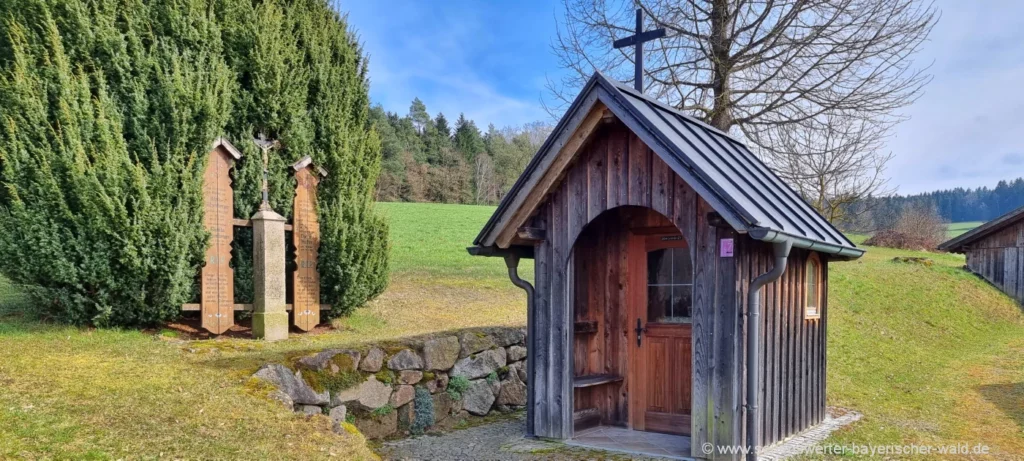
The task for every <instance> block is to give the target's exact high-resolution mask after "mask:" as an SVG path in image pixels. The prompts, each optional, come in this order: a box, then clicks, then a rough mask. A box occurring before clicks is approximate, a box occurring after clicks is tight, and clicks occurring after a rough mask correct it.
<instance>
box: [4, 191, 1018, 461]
mask: <svg viewBox="0 0 1024 461" xmlns="http://www.w3.org/2000/svg"><path fill="white" fill-rule="evenodd" d="M379 208H380V210H381V211H382V212H383V213H385V214H386V215H387V216H388V217H389V219H390V221H391V230H392V234H391V238H392V248H391V250H392V253H391V266H392V276H391V285H390V287H389V288H388V290H387V292H386V293H385V294H384V295H382V296H381V297H380V298H378V299H377V300H374V301H373V302H371V303H370V304H369V305H367V306H366V307H364V308H362V309H360V310H358V311H357V312H356V313H355V314H354V315H353V316H351V317H349V318H345V319H341V320H338V321H336V322H335V324H334V325H335V326H336V327H337V329H336V330H334V331H330V332H327V333H324V334H318V335H293V337H292V338H291V339H289V340H287V341H283V342H279V343H273V344H266V343H261V342H256V341H251V340H243V339H216V340H206V341H181V340H178V339H176V338H174V337H173V336H174V335H172V334H167V333H163V334H161V333H160V332H138V331H120V330H92V329H78V328H70V327H65V326H59V325H47V324H42V323H38V322H34V321H31V320H29V319H27V318H26V317H24V316H22V315H20V314H18V312H20V311H23V310H25V309H31V308H32V305H31V302H30V301H29V300H28V299H27V298H26V297H24V295H23V294H22V293H21V290H19V289H18V288H17V287H12V286H10V285H9V284H7V283H5V282H2V281H0V459H4V458H29V459H33V458H38V459H44V458H58V459H119V458H125V459H134V458H161V457H163V458H171V459H174V458H189V459H213V458H220V459H223V458H244V459H252V458H275V459H288V458H293V459H317V458H329V457H334V458H337V459H367V458H372V457H373V456H374V455H373V453H372V452H371V451H370V450H369V449H368V448H366V445H365V443H364V442H363V440H362V439H361V438H359V437H357V436H349V435H344V436H340V435H335V434H333V433H331V432H330V430H329V428H328V427H327V424H326V423H325V421H324V420H323V419H321V418H313V419H306V418H303V417H298V416H295V415H293V414H292V413H291V412H288V411H286V410H284V409H281V408H279V407H277V406H275V405H274V404H273V403H271V402H269V401H267V400H266V399H265V398H264V397H263V396H262V393H261V391H260V390H259V389H256V388H254V387H252V386H251V384H250V383H249V381H248V379H247V378H248V376H249V374H251V373H252V372H253V371H254V370H255V369H256V367H258V366H259V365H260V364H261V363H265V362H267V361H274V360H283V359H286V358H288V357H292V356H295V355H299V354H305V353H308V352H310V351H314V350H319V349H322V348H325V347H333V346H343V345H356V344H359V343H363V342H370V341H376V340H381V339H388V338H395V337H400V336H407V335H414V334H420V333H427V332H431V331H438V330H445V329H452V328H461V327H471V326H482V325H515V324H523V323H525V308H524V306H525V297H524V296H523V294H522V292H521V291H520V290H519V289H517V288H515V287H513V286H512V285H511V283H509V282H508V278H507V274H506V271H505V266H504V263H503V262H502V261H501V260H500V259H496V258H476V257H470V256H469V255H468V254H467V253H466V251H465V247H466V246H469V245H470V244H471V242H472V240H473V237H475V236H476V233H477V232H478V231H479V229H480V228H481V226H482V225H483V224H484V222H485V221H486V219H487V218H488V217H489V216H490V214H491V212H492V211H493V208H492V207H477V206H461V205H437V204H399V203H395V204H392V203H382V204H379ZM857 241H859V240H857ZM904 255H911V256H925V257H929V258H931V259H933V260H934V261H935V264H934V265H932V266H927V267H926V266H923V265H918V264H905V263H896V262H892V258H893V257H895V256H904ZM962 265H963V258H962V257H960V256H958V255H939V254H931V253H918V252H904V251H895V250H887V249H879V248H868V254H867V256H865V257H864V258H863V259H861V260H859V261H854V262H846V263H835V264H833V265H831V266H830V283H831V285H830V293H829V301H830V311H829V332H828V334H829V353H828V402H829V404H830V405H835V406H842V407H847V408H853V409H856V410H858V411H860V412H862V413H864V415H865V417H864V418H863V419H862V420H861V421H860V422H858V423H856V424H855V425H854V426H852V427H850V428H847V429H844V430H842V431H841V432H839V433H837V434H835V435H833V437H832V438H831V440H830V441H832V442H836V443H856V444H874V445H886V444H910V443H918V444H928V445H934V444H944V443H954V442H961V443H972V444H975V443H984V444H987V445H988V446H989V447H990V449H991V451H992V452H994V453H996V455H995V457H994V458H991V459H1015V458H1017V457H1018V456H1019V455H1021V454H1024V431H1022V427H1024V318H1022V315H1021V310H1020V308H1019V307H1018V306H1017V305H1016V304H1015V303H1014V302H1013V301H1012V300H1010V299H1009V298H1007V297H1006V296H1003V295H1002V294H1000V293H999V292H998V291H996V290H995V289H993V288H992V287H990V286H989V285H988V284H986V283H985V282H983V281H981V280H979V279H978V278H976V277H974V276H973V275H970V274H968V273H966V272H964V271H962V270H961V269H960V268H959V267H960V266H962ZM523 266H524V267H523V268H522V269H523V270H522V272H523V273H524V275H525V276H528V277H531V276H532V271H531V270H530V268H529V266H530V264H529V261H525V263H524V265H523ZM531 278H532V277H531Z"/></svg>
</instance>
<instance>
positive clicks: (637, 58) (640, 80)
mask: <svg viewBox="0 0 1024 461" xmlns="http://www.w3.org/2000/svg"><path fill="white" fill-rule="evenodd" d="M643 30H644V11H643V10H641V9H637V10H636V34H634V35H630V36H629V37H626V38H620V39H618V40H616V41H615V42H614V43H612V46H614V47H615V48H622V47H626V46H635V47H636V51H634V53H633V56H634V58H633V65H634V66H636V71H635V73H634V74H633V88H636V90H637V91H639V92H641V93H643V92H644V42H649V41H651V40H654V39H656V38H661V37H664V36H665V29H654V30H649V31H647V32H644V31H643Z"/></svg>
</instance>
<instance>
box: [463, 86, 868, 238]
mask: <svg viewBox="0 0 1024 461" xmlns="http://www.w3.org/2000/svg"><path fill="white" fill-rule="evenodd" d="M597 101H600V102H601V103H603V104H604V105H605V106H606V107H607V108H608V109H609V110H610V111H611V112H612V113H613V114H614V115H615V116H616V117H617V118H618V119H619V120H621V121H622V122H623V123H624V124H625V125H626V126H627V127H629V129H630V130H632V131H633V132H634V133H635V134H636V135H637V136H638V137H640V138H641V139H642V140H643V141H644V143H645V144H647V145H648V147H650V148H651V149H652V150H653V151H654V152H655V153H656V154H658V155H659V156H660V157H661V158H662V159H663V160H664V161H665V163H666V164H668V165H669V166H670V167H671V168H672V170H673V171H675V173H676V174H678V175H679V176H680V177H682V178H683V179H684V180H685V181H686V182H687V183H689V184H690V186H691V187H693V188H694V190H696V191H697V193H699V194H700V195H701V196H702V197H703V198H704V199H705V200H706V201H707V202H708V203H709V204H710V205H711V206H712V207H713V208H714V209H715V211H717V212H718V213H719V214H721V215H722V217H723V218H724V219H725V221H726V222H728V223H729V225H730V226H731V227H732V228H733V229H735V230H736V231H737V232H741V233H749V234H750V235H751V236H752V237H754V238H756V239H759V240H766V241H774V240H776V239H779V238H783V237H789V238H792V239H793V240H794V246H796V247H798V248H807V249H812V250H815V251H821V252H824V253H830V254H834V255H837V256H838V257H840V258H857V257H860V256H861V255H862V254H863V253H864V251H863V250H861V249H858V248H857V247H856V246H855V245H854V244H853V243H852V242H850V240H849V239H847V238H846V236H844V235H843V234H842V233H841V232H839V231H838V230H836V228H835V227H833V226H832V225H831V224H830V223H829V222H828V221H827V220H825V219H824V218H823V217H822V216H821V215H820V214H818V213H817V212H816V211H815V210H814V209H813V208H811V206H810V205H808V204H807V202H805V201H804V200H803V199H802V198H801V197H800V196H799V195H798V194H797V193H796V192H794V191H793V190H792V189H791V188H790V187H789V186H787V185H786V184H785V183H783V182H782V181H781V180H780V179H779V178H778V176H776V175H775V174H774V173H772V172H771V170H769V169H768V168H767V167H766V166H765V165H764V164H763V163H762V162H761V161H760V160H759V159H758V158H757V157H755V156H754V154H753V153H752V152H750V150H749V149H748V148H747V147H746V146H745V145H744V144H743V143H742V142H740V141H739V140H737V139H735V138H733V137H732V136H730V135H728V134H727V133H724V132H722V131H720V130H718V129H716V128H714V127H711V126H710V125H707V124H705V123H703V122H701V121H699V120H697V119H695V118H693V117H690V116H688V115H686V114H683V113H681V112H679V111H677V110H676V109H674V108H672V107H670V106H668V105H665V104H663V103H661V102H659V101H657V100H656V99H653V98H650V97H648V96H647V95H644V94H642V93H640V92H637V91H636V90H634V89H632V88H629V87H627V86H625V85H623V84H621V83H619V82H616V81H614V80H612V79H609V78H607V77H605V76H604V75H603V74H601V73H600V72H596V73H595V74H594V75H593V76H592V77H591V78H590V80H589V81H588V82H587V84H586V85H585V86H584V87H583V90H582V91H581V92H580V94H579V96H577V98H576V100H575V101H574V102H573V104H572V105H571V106H570V107H569V110H567V111H566V113H565V115H564V116H563V117H562V119H561V120H560V121H559V123H558V125H557V126H556V127H555V130H554V131H553V132H552V133H551V136H549V137H548V139H547V141H545V143H544V144H543V145H542V146H541V148H540V150H538V151H537V154H536V155H534V157H533V159H532V160H531V161H530V163H529V165H527V167H526V170H525V171H524V172H523V174H522V175H521V176H520V177H519V180H517V181H516V183H515V185H513V187H512V189H511V190H510V191H509V193H508V194H507V195H506V196H505V198H504V199H503V200H502V202H501V204H500V205H499V206H498V209H497V210H496V211H495V212H494V215H492V216H491V219H490V220H489V221H488V222H487V224H486V225H485V226H484V228H483V229H482V230H481V231H480V234H479V235H478V236H477V238H476V240H475V241H474V244H475V245H477V246H481V247H492V246H495V244H496V238H497V236H498V234H499V233H501V232H502V230H503V229H505V228H506V227H508V226H518V225H521V223H516V222H511V220H510V218H511V216H512V215H513V214H515V212H516V211H517V209H518V208H519V207H521V206H523V204H524V198H525V195H526V194H528V193H529V187H531V186H532V185H534V184H536V182H537V181H536V179H537V178H538V177H539V176H541V175H543V174H544V173H545V171H544V168H546V167H549V166H550V165H551V161H550V159H548V157H550V156H553V155H556V154H557V153H558V151H559V149H560V147H561V146H560V145H559V144H560V142H559V139H562V140H563V141H562V142H563V143H564V138H565V137H566V136H567V135H566V134H567V133H568V134H570V135H571V134H572V133H573V132H575V131H576V128H577V126H578V125H579V123H580V121H581V120H582V119H583V117H582V116H581V114H585V113H587V112H589V111H590V109H591V108H592V107H593V106H594V104H595V103H596V102H597ZM529 211H530V212H532V211H533V210H529Z"/></svg>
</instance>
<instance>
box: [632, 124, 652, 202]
mask: <svg viewBox="0 0 1024 461" xmlns="http://www.w3.org/2000/svg"><path fill="white" fill-rule="evenodd" d="M628 182H629V204H630V205H637V206H644V207H649V206H651V150H650V149H648V148H647V145H646V144H644V143H643V141H641V140H640V138H638V137H637V136H636V135H635V134H633V133H630V134H629V180H628Z"/></svg>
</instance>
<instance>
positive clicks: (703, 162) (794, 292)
mask: <svg viewBox="0 0 1024 461" xmlns="http://www.w3.org/2000/svg"><path fill="white" fill-rule="evenodd" d="M473 243H474V245H473V246H472V247H470V248H469V251H470V253H471V254H474V255H479V256H500V257H504V258H505V260H506V262H507V263H508V265H509V273H510V277H511V278H512V280H513V282H514V283H516V285H518V286H520V287H523V288H525V289H526V290H527V293H528V326H527V328H528V333H527V334H528V353H529V356H528V361H529V362H528V367H527V368H528V376H529V377H528V403H527V432H528V434H527V435H530V436H538V437H545V438H553V439H570V438H572V437H573V436H574V434H575V432H576V431H580V430H582V429H584V428H587V427H591V426H594V425H606V426H619V427H624V428H628V429H630V430H635V431H654V432H664V433H670V434H678V435H682V436H686V437H689V440H690V447H691V450H692V452H691V456H692V457H694V458H738V457H739V456H740V455H738V454H734V455H718V454H715V455H709V454H706V453H704V452H703V451H702V450H701V449H700V447H702V445H703V444H704V443H712V444H714V445H715V446H716V447H728V446H733V447H737V446H749V445H751V444H752V445H753V446H759V447H763V446H769V445H772V444H774V443H776V442H778V441H781V440H782V439H784V438H785V437H787V436H789V435H792V434H795V433H797V432H799V431H802V430H804V429H806V428H808V427H811V426H813V425H815V424H817V423H819V422H821V421H822V419H823V418H824V416H825V357H826V356H825V333H826V329H827V323H828V305H827V304H828V303H827V294H828V266H829V263H830V262H832V261H843V260H850V259H855V258H858V257H860V256H861V255H862V254H863V250H860V249H858V248H856V247H855V245H853V243H851V242H850V241H849V240H848V239H847V238H846V237H845V236H843V234H842V233H840V232H839V231H837V230H836V229H835V228H834V227H832V226H831V225H830V224H829V223H828V222H827V221H826V220H825V219H824V218H822V217H821V216H820V215H819V214H818V213H816V212H815V211H814V210H813V209H812V208H811V207H810V206H808V205H807V203H805V202H804V201H803V200H802V199H801V197H800V196H799V195H797V194H796V193H795V192H793V190H792V189H790V188H789V187H788V186H787V185H786V184H784V183H783V182H782V181H780V180H779V178H778V177H776V176H775V175H774V174H773V173H772V172H771V171H769V170H768V168H766V167H765V165H764V164H762V163H761V162H760V161H759V160H758V159H757V158H756V157H755V156H754V155H753V154H752V153H751V152H750V151H749V150H748V149H747V148H746V147H745V146H744V144H743V143H741V142H740V141H738V140H736V139H734V138H732V137H731V136H729V135H728V134H726V133H723V132H721V131H719V130H717V129H715V128H712V127H710V126H708V125H706V124H704V123H702V122H700V121H697V120H695V119H693V118H691V117H689V116H687V115H684V114H682V113H680V112H678V111H676V110H675V109H673V108H671V107H669V106H667V105H664V104H662V103H660V102H658V101H657V100H655V99H653V98H650V97H647V96H645V95H644V94H642V93H640V92H638V91H636V90H634V89H632V88H628V87H626V86H624V85H622V84H621V83H619V82H616V81H613V80H611V79H609V78H607V77H605V76H604V75H602V74H600V73H595V74H594V75H593V77H591V78H590V80H589V81H588V83H587V84H586V85H585V86H584V88H583V89H582V91H581V92H580V94H579V95H578V96H577V98H576V100H575V101H574V102H573V104H572V105H571V106H570V108H569V109H568V110H567V111H566V113H565V115H564V117H563V118H562V119H561V121H560V122H559V123H558V125H557V126H556V128H555V130H554V131H553V132H552V133H551V135H550V137H549V138H548V139H547V141H546V142H545V143H544V144H543V146H542V147H541V148H540V150H539V151H538V152H537V153H536V155H535V156H534V158H533V159H532V161H531V162H530V164H529V165H528V166H527V168H526V170H525V171H524V172H523V174H522V176H521V177H520V178H519V180H518V181H517V182H516V183H515V185H514V186H513V188H512V189H511V190H510V191H509V193H508V194H507V196H506V197H505V198H504V200H503V201H502V202H501V204H500V205H499V207H498V209H497V210H496V211H495V212H494V215H493V216H492V217H491V218H490V220H489V221H488V222H487V224H486V225H485V226H484V228H483V229H482V230H481V232H480V234H479V236H477V238H476V240H475V241H474V242H473ZM522 258H527V259H533V261H534V274H535V280H534V283H533V285H531V284H530V283H529V282H527V281H525V280H522V279H520V278H519V276H518V273H517V271H516V268H517V266H518V263H519V261H520V259H522ZM761 286H763V289H761ZM748 337H751V338H757V340H756V341H753V342H748ZM749 356H753V357H756V359H754V360H750V359H749V358H748V357H749ZM748 383H755V385H754V386H752V387H751V388H748ZM748 395H754V396H756V397H755V398H753V399H751V398H749V397H748ZM748 419H750V420H751V421H752V423H753V424H752V425H751V422H748ZM750 428H754V429H756V431H755V432H754V433H752V434H750V435H751V436H752V437H753V438H748V434H747V431H748V430H749V429H750ZM751 442H752V443H751Z"/></svg>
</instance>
